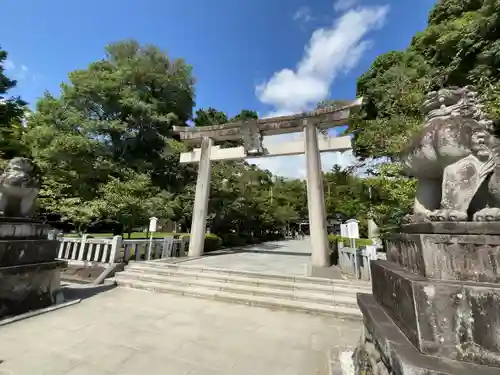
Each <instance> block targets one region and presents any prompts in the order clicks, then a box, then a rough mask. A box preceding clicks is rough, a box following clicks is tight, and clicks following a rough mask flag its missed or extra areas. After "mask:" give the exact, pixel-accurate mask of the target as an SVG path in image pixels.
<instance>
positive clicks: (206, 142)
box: [173, 99, 362, 276]
mask: <svg viewBox="0 0 500 375" xmlns="http://www.w3.org/2000/svg"><path fill="white" fill-rule="evenodd" d="M361 101H362V100H361V99H358V100H355V101H353V102H352V103H350V104H348V105H346V106H344V107H342V108H335V109H332V108H325V109H320V110H316V111H313V112H308V113H301V114H296V115H291V116H282V117H273V118H265V119H258V120H254V119H252V120H247V121H240V122H234V123H228V124H223V125H212V126H204V127H199V128H196V127H183V126H174V129H173V130H174V132H175V133H177V134H179V135H180V138H181V140H182V141H184V142H186V143H189V144H194V145H200V147H199V148H195V149H194V150H193V151H191V152H184V153H182V154H181V156H180V162H181V163H182V164H185V163H198V164H199V166H198V179H197V182H196V193H195V201H194V208H193V221H192V225H191V236H190V237H191V238H190V242H189V253H188V256H190V257H198V256H201V255H202V254H203V246H204V242H205V231H206V221H207V211H208V200H209V194H210V179H211V174H212V173H211V172H212V171H211V162H212V161H216V160H241V159H246V158H259V157H276V156H286V155H300V154H305V155H306V168H307V205H308V210H309V227H310V232H311V247H312V257H311V264H312V270H311V274H312V275H313V276H315V275H317V276H320V275H323V274H325V272H324V271H325V268H326V267H329V266H330V259H329V248H328V238H327V229H326V228H327V225H326V212H325V198H324V192H323V178H322V174H321V158H320V152H328V151H341V152H343V151H347V150H350V149H351V138H350V137H349V136H344V137H318V130H321V129H329V128H333V127H338V126H342V125H345V124H346V122H347V119H348V118H349V114H350V112H351V110H353V109H357V108H358V107H359V106H360V105H361ZM295 132H304V139H303V140H302V139H301V140H296V141H290V142H286V143H276V144H271V145H269V146H268V147H267V149H266V148H264V146H263V144H262V140H263V137H264V136H268V135H279V134H287V133H295ZM241 139H243V146H240V147H232V148H220V146H216V145H215V142H221V141H230V140H241Z"/></svg>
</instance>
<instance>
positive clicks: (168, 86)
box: [24, 41, 194, 219]
mask: <svg viewBox="0 0 500 375" xmlns="http://www.w3.org/2000/svg"><path fill="white" fill-rule="evenodd" d="M191 70H192V69H191V66H189V65H188V64H186V63H185V62H184V61H182V60H180V59H170V58H169V57H168V56H167V55H166V54H164V53H163V52H162V51H160V50H159V49H158V48H157V47H154V46H149V45H146V46H141V45H139V44H138V43H137V42H135V41H125V42H120V43H114V44H110V45H109V46H108V47H106V56H105V58H104V59H102V60H99V61H96V62H94V63H91V64H90V65H89V67H88V68H87V69H83V70H76V71H74V72H72V73H70V74H69V82H68V83H64V84H62V85H61V95H60V96H59V97H54V96H52V95H51V94H49V93H46V94H45V96H44V97H43V98H42V99H40V100H39V101H38V103H37V110H36V112H35V113H34V114H33V116H31V117H30V121H29V122H28V130H27V133H26V134H25V137H24V141H25V143H26V144H27V145H28V147H29V149H30V150H31V152H32V156H33V158H34V159H35V162H36V163H37V164H38V165H39V166H40V167H41V169H42V172H43V173H44V175H45V176H46V179H47V180H48V183H47V184H45V185H44V190H43V191H42V192H41V198H42V199H41V203H42V205H44V206H45V208H47V209H49V210H52V209H54V210H56V209H57V210H58V211H61V210H62V211H63V212H64V213H66V214H67V215H69V216H70V217H72V218H73V219H76V218H78V217H80V218H83V217H86V216H93V215H94V216H95V215H98V214H102V211H103V206H102V205H92V204H87V203H88V202H90V201H92V200H96V199H100V198H102V196H113V195H112V192H114V191H127V194H129V195H130V194H131V193H130V191H131V189H133V186H137V188H138V189H139V190H140V191H141V192H142V191H144V189H145V188H144V183H145V181H150V183H151V184H152V186H153V187H154V188H155V189H157V190H158V191H161V190H176V189H177V190H178V189H179V188H180V187H182V186H183V185H184V184H185V183H186V182H189V181H192V180H193V179H194V174H193V170H192V168H191V169H190V168H184V167H181V166H180V165H179V163H178V160H179V157H178V154H179V152H180V151H182V149H184V146H183V145H181V144H178V143H177V142H176V141H175V140H173V138H172V126H173V125H176V124H182V125H183V124H184V123H185V122H186V121H187V120H188V119H190V117H191V114H192V110H193V107H194V79H193V77H192V73H191ZM127 183H128V184H131V185H132V186H131V187H129V188H125V187H124V186H123V184H127ZM179 185H180V187H179ZM108 187H109V189H111V192H109V191H108V192H107V191H106V189H107V188H108ZM106 194H107V195H106ZM138 194H139V193H138ZM141 194H142V193H141ZM141 194H139V197H141ZM108 201H109V200H108ZM85 202H87V203H85ZM109 208H110V209H111V208H112V207H111V206H110V207H109Z"/></svg>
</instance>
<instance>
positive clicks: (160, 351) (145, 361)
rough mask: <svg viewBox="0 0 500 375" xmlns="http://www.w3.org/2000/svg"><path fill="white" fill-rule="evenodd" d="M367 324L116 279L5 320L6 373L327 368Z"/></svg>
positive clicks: (290, 374) (268, 372) (1, 346)
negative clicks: (46, 309) (109, 286)
mask: <svg viewBox="0 0 500 375" xmlns="http://www.w3.org/2000/svg"><path fill="white" fill-rule="evenodd" d="M360 330H361V323H358V322H351V321H343V320H338V319H334V318H326V317H319V316H312V315H307V314H300V313H292V312H283V311H271V310H267V309H263V308H257V307H249V306H244V305H233V304H227V303H223V302H216V301H210V300H198V299H195V298H189V297H180V296H173V295H165V294H157V293H152V292H145V291H138V290H132V289H122V288H117V289H113V290H110V291H107V292H102V293H100V294H97V295H95V296H92V297H90V298H88V299H85V300H83V301H82V302H81V303H80V304H77V305H74V306H71V307H67V308H64V309H61V310H57V311H54V312H51V313H48V314H45V315H40V316H37V317H33V318H30V319H27V320H23V321H19V322H17V323H13V324H10V325H7V326H4V327H1V328H0V360H3V363H1V364H0V374H3V375H6V374H12V375H34V374H37V375H38V374H40V375H43V374H47V375H49V374H50V375H59V374H61V375H62V374H66V375H77V374H82V375H88V374H92V375H99V374H103V375H104V374H107V375H108V374H120V375H127V374H135V375H139V374H147V375H155V374H162V375H165V374H172V375H183V374H189V375H196V374H203V375H210V374H214V375H215V374H217V375H223V374H240V375H244V374H256V375H276V374H287V375H294V374H297V375H298V374H303V375H315V374H325V375H326V374H328V373H329V364H328V363H329V361H328V358H329V355H332V356H333V357H334V358H337V357H338V355H337V353H338V352H339V351H341V350H345V349H346V348H352V347H353V346H354V345H355V344H356V343H357V341H358V339H359V334H360ZM334 365H335V364H334ZM337 365H338V364H337ZM334 367H335V366H334Z"/></svg>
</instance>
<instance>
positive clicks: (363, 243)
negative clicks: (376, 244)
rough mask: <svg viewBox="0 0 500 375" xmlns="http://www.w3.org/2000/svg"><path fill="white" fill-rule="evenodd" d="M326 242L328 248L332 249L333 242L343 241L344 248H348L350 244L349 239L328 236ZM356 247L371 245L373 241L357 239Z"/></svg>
mask: <svg viewBox="0 0 500 375" xmlns="http://www.w3.org/2000/svg"><path fill="white" fill-rule="evenodd" d="M328 241H329V242H330V247H332V243H333V242H335V243H336V242H338V241H343V242H344V246H349V245H350V244H351V239H350V238H342V237H340V236H339V235H334V234H330V235H329V236H328ZM355 243H356V247H362V246H366V245H373V241H372V240H371V239H369V238H358V239H356V240H355Z"/></svg>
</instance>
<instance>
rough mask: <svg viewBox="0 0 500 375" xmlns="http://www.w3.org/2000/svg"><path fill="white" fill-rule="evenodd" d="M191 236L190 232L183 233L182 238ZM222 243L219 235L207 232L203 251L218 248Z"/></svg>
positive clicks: (207, 251)
mask: <svg viewBox="0 0 500 375" xmlns="http://www.w3.org/2000/svg"><path fill="white" fill-rule="evenodd" d="M185 237H189V234H183V235H181V236H180V238H185ZM221 245H222V240H221V238H220V237H219V236H216V235H215V234H211V233H207V234H205V244H204V246H203V252H204V253H209V252H211V251H215V250H218V249H219V248H220V247H221Z"/></svg>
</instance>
